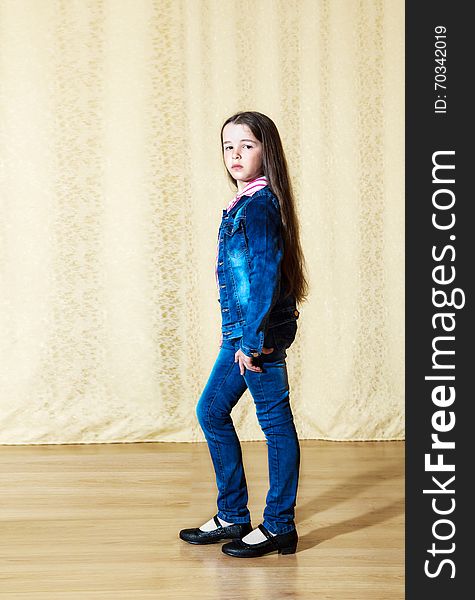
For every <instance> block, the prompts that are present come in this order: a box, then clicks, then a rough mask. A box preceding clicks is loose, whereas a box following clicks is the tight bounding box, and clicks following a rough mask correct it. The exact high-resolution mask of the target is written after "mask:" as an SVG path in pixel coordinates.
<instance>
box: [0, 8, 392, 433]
mask: <svg viewBox="0 0 475 600" xmlns="http://www.w3.org/2000/svg"><path fill="white" fill-rule="evenodd" d="M0 28H1V30H0V61H1V62H0V82H1V84H0V148H1V150H0V152H1V155H0V195H1V226H0V264H1V268H0V277H1V281H0V286H1V287H0V300H1V309H0V329H1V336H0V361H1V364H0V377H1V379H0V443H3V444H40V443H91V442H133V441H203V440H204V437H203V435H202V433H201V429H200V428H199V425H198V423H197V419H196V413H195V406H196V402H197V400H198V398H199V395H200V393H201V391H202V389H203V387H204V385H205V383H206V380H207V377H208V375H209V372H210V369H211V367H212V365H213V362H214V360H215V358H216V355H217V352H218V350H219V348H218V346H219V337H220V333H219V332H220V311H219V304H218V302H217V292H216V288H215V280H214V258H215V249H216V234H217V229H218V226H219V223H220V218H221V211H222V208H224V207H225V206H226V205H227V203H228V202H229V200H230V198H231V197H232V195H233V191H232V189H231V187H230V186H229V184H228V183H227V180H226V177H225V173H224V170H223V166H222V163H221V157H220V139H219V130H220V127H221V124H222V122H223V120H224V119H225V118H226V117H227V116H229V115H231V114H232V113H234V112H235V111H238V110H258V111H261V112H264V113H266V114H267V115H269V116H270V117H271V118H272V119H273V120H274V121H275V122H276V124H277V126H278V128H279V130H280V132H281V136H282V139H283V143H284V147H285V149H286V152H287V157H288V162H289V167H290V171H291V176H292V180H293V183H294V187H295V192H296V196H297V200H298V211H299V215H300V219H301V226H302V242H303V247H304V251H305V253H306V257H307V261H308V266H309V275H310V284H311V294H310V297H309V301H308V302H307V303H305V304H303V305H302V306H300V310H301V317H300V320H299V331H298V334H297V339H296V342H295V343H294V345H293V346H292V347H291V349H290V350H289V353H288V371H289V379H290V387H291V403H292V407H293V411H294V416H295V422H296V426H297V430H298V433H299V436H300V438H301V439H309V438H323V439H331V440H373V439H375V440H379V439H381V440H383V439H402V438H403V435H404V412H403V411H404V398H403V390H404V370H403V360H404V329H403V327H404V298H403V291H404V274H403V267H404V251H403V247H404V233H403V232H404V227H403V226H404V212H403V211H404V206H403V198H404V197H403V193H404V185H403V178H404V172H403V167H404V164H403V143H404V139H403V124H404V87H403V84H404V72H403V64H404V39H403V35H404V3H403V1H402V0H398V1H394V0H385V1H384V0H319V1H318V0H301V1H297V0H241V1H240V2H231V1H228V0H224V1H223V0H0ZM233 419H234V422H235V425H236V429H237V430H238V434H239V436H240V438H241V439H242V440H263V439H265V438H264V435H263V433H262V431H261V430H260V428H259V425H258V423H257V419H256V416H255V410H254V405H253V401H252V397H251V396H250V394H249V392H246V393H245V395H244V396H243V398H242V399H241V401H240V402H239V403H238V405H237V407H236V408H235V410H234V411H233Z"/></svg>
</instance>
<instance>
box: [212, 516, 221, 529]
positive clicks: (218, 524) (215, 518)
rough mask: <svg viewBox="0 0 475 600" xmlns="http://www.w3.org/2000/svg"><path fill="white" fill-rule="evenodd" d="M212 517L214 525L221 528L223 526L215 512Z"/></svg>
mask: <svg viewBox="0 0 475 600" xmlns="http://www.w3.org/2000/svg"><path fill="white" fill-rule="evenodd" d="M213 519H214V522H215V523H216V526H217V527H218V529H222V528H223V526H222V525H221V523H220V522H219V519H218V514H215V515H214V517H213Z"/></svg>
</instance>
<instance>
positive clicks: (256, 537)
mask: <svg viewBox="0 0 475 600" xmlns="http://www.w3.org/2000/svg"><path fill="white" fill-rule="evenodd" d="M269 533H270V534H271V535H274V536H276V535H277V534H276V533H272V531H269ZM266 540H267V538H266V536H265V535H264V534H263V533H262V531H261V530H260V529H259V528H258V527H256V528H255V529H253V530H252V531H251V533H248V534H247V535H245V536H244V537H243V538H242V541H243V542H246V544H259V543H260V542H265V541H266Z"/></svg>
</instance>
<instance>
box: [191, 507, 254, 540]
mask: <svg viewBox="0 0 475 600" xmlns="http://www.w3.org/2000/svg"><path fill="white" fill-rule="evenodd" d="M213 519H214V522H215V523H216V526H217V527H218V528H217V529H213V531H202V530H201V529H200V528H199V527H197V528H194V529H182V530H181V531H180V538H181V539H182V540H185V542H188V543H189V544H214V543H216V542H219V541H220V540H234V539H239V538H242V537H244V536H245V535H247V534H248V533H251V531H252V525H251V523H250V522H249V523H234V524H233V525H228V526H227V527H223V526H222V525H221V523H220V522H219V519H218V515H217V514H216V515H215V516H214V517H213Z"/></svg>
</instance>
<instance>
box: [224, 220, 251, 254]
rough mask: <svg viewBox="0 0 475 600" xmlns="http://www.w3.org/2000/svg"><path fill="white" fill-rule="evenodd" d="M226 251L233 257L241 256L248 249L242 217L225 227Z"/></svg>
mask: <svg viewBox="0 0 475 600" xmlns="http://www.w3.org/2000/svg"><path fill="white" fill-rule="evenodd" d="M224 235H225V237H226V239H225V243H226V251H227V252H228V254H229V256H231V257H232V258H239V257H240V256H242V255H243V254H244V252H245V251H246V242H245V239H244V230H243V227H242V219H239V220H237V221H234V223H229V224H228V225H227V226H226V227H225V228H224Z"/></svg>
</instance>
